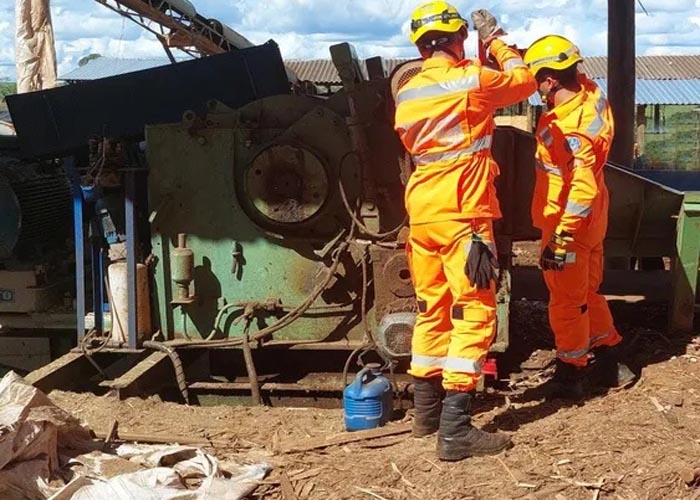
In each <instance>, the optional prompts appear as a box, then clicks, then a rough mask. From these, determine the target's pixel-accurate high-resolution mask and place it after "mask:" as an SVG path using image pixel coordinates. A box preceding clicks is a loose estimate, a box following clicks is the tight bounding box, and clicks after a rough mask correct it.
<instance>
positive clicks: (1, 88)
mask: <svg viewBox="0 0 700 500" xmlns="http://www.w3.org/2000/svg"><path fill="white" fill-rule="evenodd" d="M15 92H17V84H15V83H7V82H4V83H3V82H0V107H4V105H5V102H4V101H5V96H6V95H10V94H14V93H15Z"/></svg>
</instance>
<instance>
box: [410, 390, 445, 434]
mask: <svg viewBox="0 0 700 500" xmlns="http://www.w3.org/2000/svg"><path fill="white" fill-rule="evenodd" d="M444 396H445V390H444V389H443V388H442V377H432V378H418V377H413V406H414V408H415V414H414V416H413V435H414V436H415V437H423V436H428V435H430V434H433V433H435V432H437V430H438V425H439V424H440V411H441V410H442V398H443V397H444Z"/></svg>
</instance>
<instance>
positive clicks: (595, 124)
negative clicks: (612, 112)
mask: <svg viewBox="0 0 700 500" xmlns="http://www.w3.org/2000/svg"><path fill="white" fill-rule="evenodd" d="M605 104H606V100H605V98H604V97H599V98H598V102H596V103H595V110H596V112H597V114H596V117H595V118H594V119H593V121H592V122H591V124H590V125H589V126H588V128H587V129H586V133H587V134H588V135H589V136H591V137H595V136H597V135H598V134H600V131H601V130H603V125H605V122H604V121H603V111H605Z"/></svg>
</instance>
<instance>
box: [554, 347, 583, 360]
mask: <svg viewBox="0 0 700 500" xmlns="http://www.w3.org/2000/svg"><path fill="white" fill-rule="evenodd" d="M586 354H588V347H586V348H585V349H579V350H578V351H559V350H557V357H558V358H564V359H578V358H582V357H584V356H585V355H586Z"/></svg>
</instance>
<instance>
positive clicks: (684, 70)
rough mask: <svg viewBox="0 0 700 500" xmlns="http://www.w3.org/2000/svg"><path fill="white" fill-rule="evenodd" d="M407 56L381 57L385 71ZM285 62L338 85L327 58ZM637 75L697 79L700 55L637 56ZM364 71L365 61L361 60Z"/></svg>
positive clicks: (588, 61)
mask: <svg viewBox="0 0 700 500" xmlns="http://www.w3.org/2000/svg"><path fill="white" fill-rule="evenodd" d="M408 60H410V59H384V64H385V66H386V68H387V72H390V71H391V70H392V69H394V68H395V67H396V66H397V65H399V64H400V63H402V62H405V61H408ZM287 62H288V64H289V65H290V66H291V67H292V68H294V70H295V72H296V73H297V74H298V75H299V77H300V78H301V79H302V80H309V81H312V82H314V83H317V84H320V85H340V77H339V76H338V72H337V71H336V70H335V66H333V63H332V62H331V60H330V59H314V60H310V61H309V60H291V61H287ZM636 62H637V66H636V68H637V70H636V73H637V78H640V79H647V80H679V79H700V55H695V56H638V57H637V60H636ZM360 64H361V66H362V69H363V71H364V70H365V64H364V61H361V62H360ZM582 69H583V70H584V71H585V72H586V74H587V75H588V76H589V77H590V78H606V77H607V73H608V58H607V57H588V58H585V60H584V63H583V67H582Z"/></svg>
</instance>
